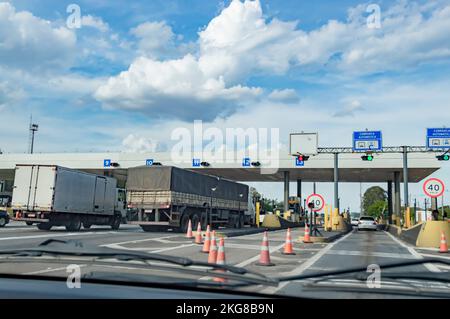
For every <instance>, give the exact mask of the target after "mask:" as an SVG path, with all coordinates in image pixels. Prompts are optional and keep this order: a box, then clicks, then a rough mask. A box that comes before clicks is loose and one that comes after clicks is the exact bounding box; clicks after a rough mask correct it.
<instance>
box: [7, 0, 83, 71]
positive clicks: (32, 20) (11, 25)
mask: <svg viewBox="0 0 450 319" xmlns="http://www.w3.org/2000/svg"><path fill="white" fill-rule="evenodd" d="M0 43H1V45H0V65H3V66H7V67H12V68H20V69H25V70H29V69H39V70H47V69H53V68H63V69H66V68H69V67H70V65H71V61H72V60H73V58H74V52H75V51H76V48H75V44H76V36H75V34H74V33H73V32H72V31H70V30H69V29H67V28H65V27H53V26H52V24H51V23H50V22H49V21H47V20H43V19H40V18H38V17H35V16H34V15H32V14H31V13H30V12H28V11H20V12H16V10H15V8H14V7H13V6H12V5H11V4H9V3H6V2H2V3H0Z"/></svg>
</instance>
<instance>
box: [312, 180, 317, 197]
mask: <svg viewBox="0 0 450 319" xmlns="http://www.w3.org/2000/svg"><path fill="white" fill-rule="evenodd" d="M316 192H317V185H316V182H314V183H313V194H316Z"/></svg>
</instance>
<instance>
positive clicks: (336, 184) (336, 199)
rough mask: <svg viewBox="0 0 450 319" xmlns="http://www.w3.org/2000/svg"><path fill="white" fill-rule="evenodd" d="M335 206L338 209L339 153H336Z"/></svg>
mask: <svg viewBox="0 0 450 319" xmlns="http://www.w3.org/2000/svg"><path fill="white" fill-rule="evenodd" d="M334 207H335V208H337V209H338V212H340V211H341V210H340V207H339V154H338V153H334Z"/></svg>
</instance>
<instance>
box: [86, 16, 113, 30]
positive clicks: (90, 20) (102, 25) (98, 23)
mask: <svg viewBox="0 0 450 319" xmlns="http://www.w3.org/2000/svg"><path fill="white" fill-rule="evenodd" d="M81 25H82V26H83V27H91V28H94V29H97V30H99V31H101V32H107V31H109V26H108V24H107V23H106V22H104V21H103V20H102V18H99V17H95V16H92V15H89V14H88V15H85V16H82V17H81Z"/></svg>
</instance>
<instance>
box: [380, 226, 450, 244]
mask: <svg viewBox="0 0 450 319" xmlns="http://www.w3.org/2000/svg"><path fill="white" fill-rule="evenodd" d="M387 231H388V232H389V233H390V234H392V235H394V236H396V237H399V238H400V239H402V240H403V241H405V242H407V243H409V244H411V245H413V246H417V247H424V248H436V249H438V248H439V247H440V245H441V233H443V234H444V236H445V238H449V236H450V224H449V223H448V222H447V221H437V220H432V221H426V222H423V223H419V224H417V225H415V226H412V227H411V228H409V229H406V228H403V229H402V228H401V227H399V226H396V225H388V226H387Z"/></svg>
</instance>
